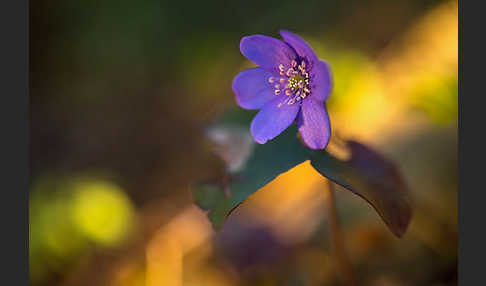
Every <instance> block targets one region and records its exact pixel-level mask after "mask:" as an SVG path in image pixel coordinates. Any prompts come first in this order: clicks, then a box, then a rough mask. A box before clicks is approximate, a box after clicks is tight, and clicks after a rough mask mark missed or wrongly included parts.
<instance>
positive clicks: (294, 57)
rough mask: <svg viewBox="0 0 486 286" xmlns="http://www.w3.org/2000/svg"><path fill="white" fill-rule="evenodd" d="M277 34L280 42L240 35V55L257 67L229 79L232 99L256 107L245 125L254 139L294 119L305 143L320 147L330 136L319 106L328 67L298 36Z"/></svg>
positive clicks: (268, 137) (327, 80)
mask: <svg viewBox="0 0 486 286" xmlns="http://www.w3.org/2000/svg"><path fill="white" fill-rule="evenodd" d="M280 34H281V35H282V37H283V39H284V41H283V42H282V41H280V40H278V39H275V38H272V37H268V36H263V35H252V36H248V37H243V38H242V39H241V42H240V51H241V53H242V54H243V55H244V56H245V57H246V58H248V59H249V60H251V61H253V62H254V63H256V64H257V65H259V67H257V68H252V69H248V70H245V71H242V72H241V73H239V74H238V75H237V76H236V77H235V78H234V79H233V92H234V93H235V95H236V101H237V103H238V105H240V106H241V107H243V108H245V109H260V111H259V112H258V114H257V115H256V116H255V118H253V121H252V123H251V128H250V130H251V134H252V136H253V138H254V139H255V141H256V142H258V143H260V144H264V143H266V142H267V141H268V140H271V139H273V138H275V137H276V136H278V135H279V134H280V133H282V131H284V130H285V129H286V128H287V127H288V126H290V124H292V123H293V122H294V120H296V122H297V126H298V128H299V133H300V135H301V137H302V139H303V140H304V142H305V144H306V145H307V146H308V147H309V148H311V149H324V148H325V147H326V146H327V143H328V142H329V138H330V136H331V127H330V124H329V116H328V114H327V110H326V107H325V104H324V101H325V100H326V99H327V98H328V96H329V93H330V92H331V89H332V79H331V72H330V68H329V65H328V64H327V63H326V62H324V61H322V60H319V59H318V58H317V55H316V54H315V53H314V51H313V50H312V48H311V47H310V46H309V44H307V43H306V42H305V41H304V40H302V38H300V37H299V36H297V35H295V34H293V33H291V32H288V31H280Z"/></svg>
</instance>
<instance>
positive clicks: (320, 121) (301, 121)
mask: <svg viewBox="0 0 486 286" xmlns="http://www.w3.org/2000/svg"><path fill="white" fill-rule="evenodd" d="M297 126H298V127H299V133H300V136H301V137H302V139H303V140H304V142H305V144H306V145H307V146H308V147H309V148H311V149H324V148H326V146H327V143H329V139H330V138H331V126H330V124H329V115H328V114H327V110H326V107H325V105H324V103H322V102H320V101H317V100H314V99H312V98H307V99H305V100H304V101H303V102H302V108H301V110H300V112H299V115H298V116H297Z"/></svg>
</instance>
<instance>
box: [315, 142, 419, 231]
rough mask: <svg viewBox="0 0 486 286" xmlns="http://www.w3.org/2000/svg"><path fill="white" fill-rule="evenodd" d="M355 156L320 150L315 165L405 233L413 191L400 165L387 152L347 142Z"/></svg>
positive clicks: (410, 212)
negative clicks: (341, 158) (387, 156)
mask: <svg viewBox="0 0 486 286" xmlns="http://www.w3.org/2000/svg"><path fill="white" fill-rule="evenodd" d="M345 145H346V147H347V148H348V151H349V152H350V154H351V156H350V158H349V159H348V160H340V159H337V158H336V157H333V156H331V155H330V154H329V153H328V152H324V151H322V152H316V153H315V154H314V155H313V156H312V158H311V165H312V166H313V167H314V168H315V169H316V170H317V171H318V172H319V173H321V174H322V175H323V176H325V177H326V178H328V179H330V180H331V181H333V182H335V183H337V184H339V185H341V186H343V187H344V188H346V189H348V190H350V191H352V192H353V193H355V194H356V195H358V196H360V197H361V198H363V199H365V200H366V201H367V202H368V203H370V204H371V205H372V206H373V208H374V209H375V210H376V211H377V212H378V214H379V215H380V216H381V218H382V219H383V221H384V222H385V223H386V225H387V226H388V227H389V229H390V230H391V231H392V232H393V233H394V234H395V235H396V236H398V237H402V236H403V235H404V234H405V232H406V230H407V227H408V224H409V222H410V219H411V215H412V210H411V207H410V202H409V201H410V200H409V196H408V194H409V191H408V187H407V185H406V184H405V181H404V180H403V178H402V176H401V174H400V172H399V170H398V168H397V167H396V166H395V164H393V163H392V162H391V161H390V160H388V159H386V158H385V157H384V156H383V155H381V154H379V153H378V152H376V151H374V150H372V149H371V148H369V147H367V146H365V145H363V144H361V143H358V142H355V141H347V142H346V143H345Z"/></svg>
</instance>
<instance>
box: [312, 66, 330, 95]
mask: <svg viewBox="0 0 486 286" xmlns="http://www.w3.org/2000/svg"><path fill="white" fill-rule="evenodd" d="M332 85H333V83H332V75H331V68H330V67H329V64H328V63H326V62H325V61H322V60H319V61H318V62H317V64H316V65H315V67H314V68H313V69H312V74H311V96H312V98H314V99H316V100H318V101H321V102H322V101H324V100H326V99H327V98H328V97H329V93H331V90H332Z"/></svg>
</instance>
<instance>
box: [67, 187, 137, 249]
mask: <svg viewBox="0 0 486 286" xmlns="http://www.w3.org/2000/svg"><path fill="white" fill-rule="evenodd" d="M75 189H76V192H75V197H74V201H73V208H72V217H73V220H74V223H75V224H76V226H77V227H78V228H79V230H80V232H82V233H83V234H84V235H85V236H87V237H88V238H90V239H92V240H93V241H95V242H97V243H100V244H102V245H105V246H114V245H117V244H119V243H120V242H122V241H123V239H125V238H126V237H127V235H128V234H130V231H131V230H132V228H133V226H134V222H135V212H134V208H133V206H132V203H131V201H130V199H129V198H128V196H127V195H126V194H125V193H124V192H123V190H122V189H120V188H119V187H118V186H116V185H115V184H112V183H110V182H104V181H82V182H79V183H78V184H76V186H75Z"/></svg>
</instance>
